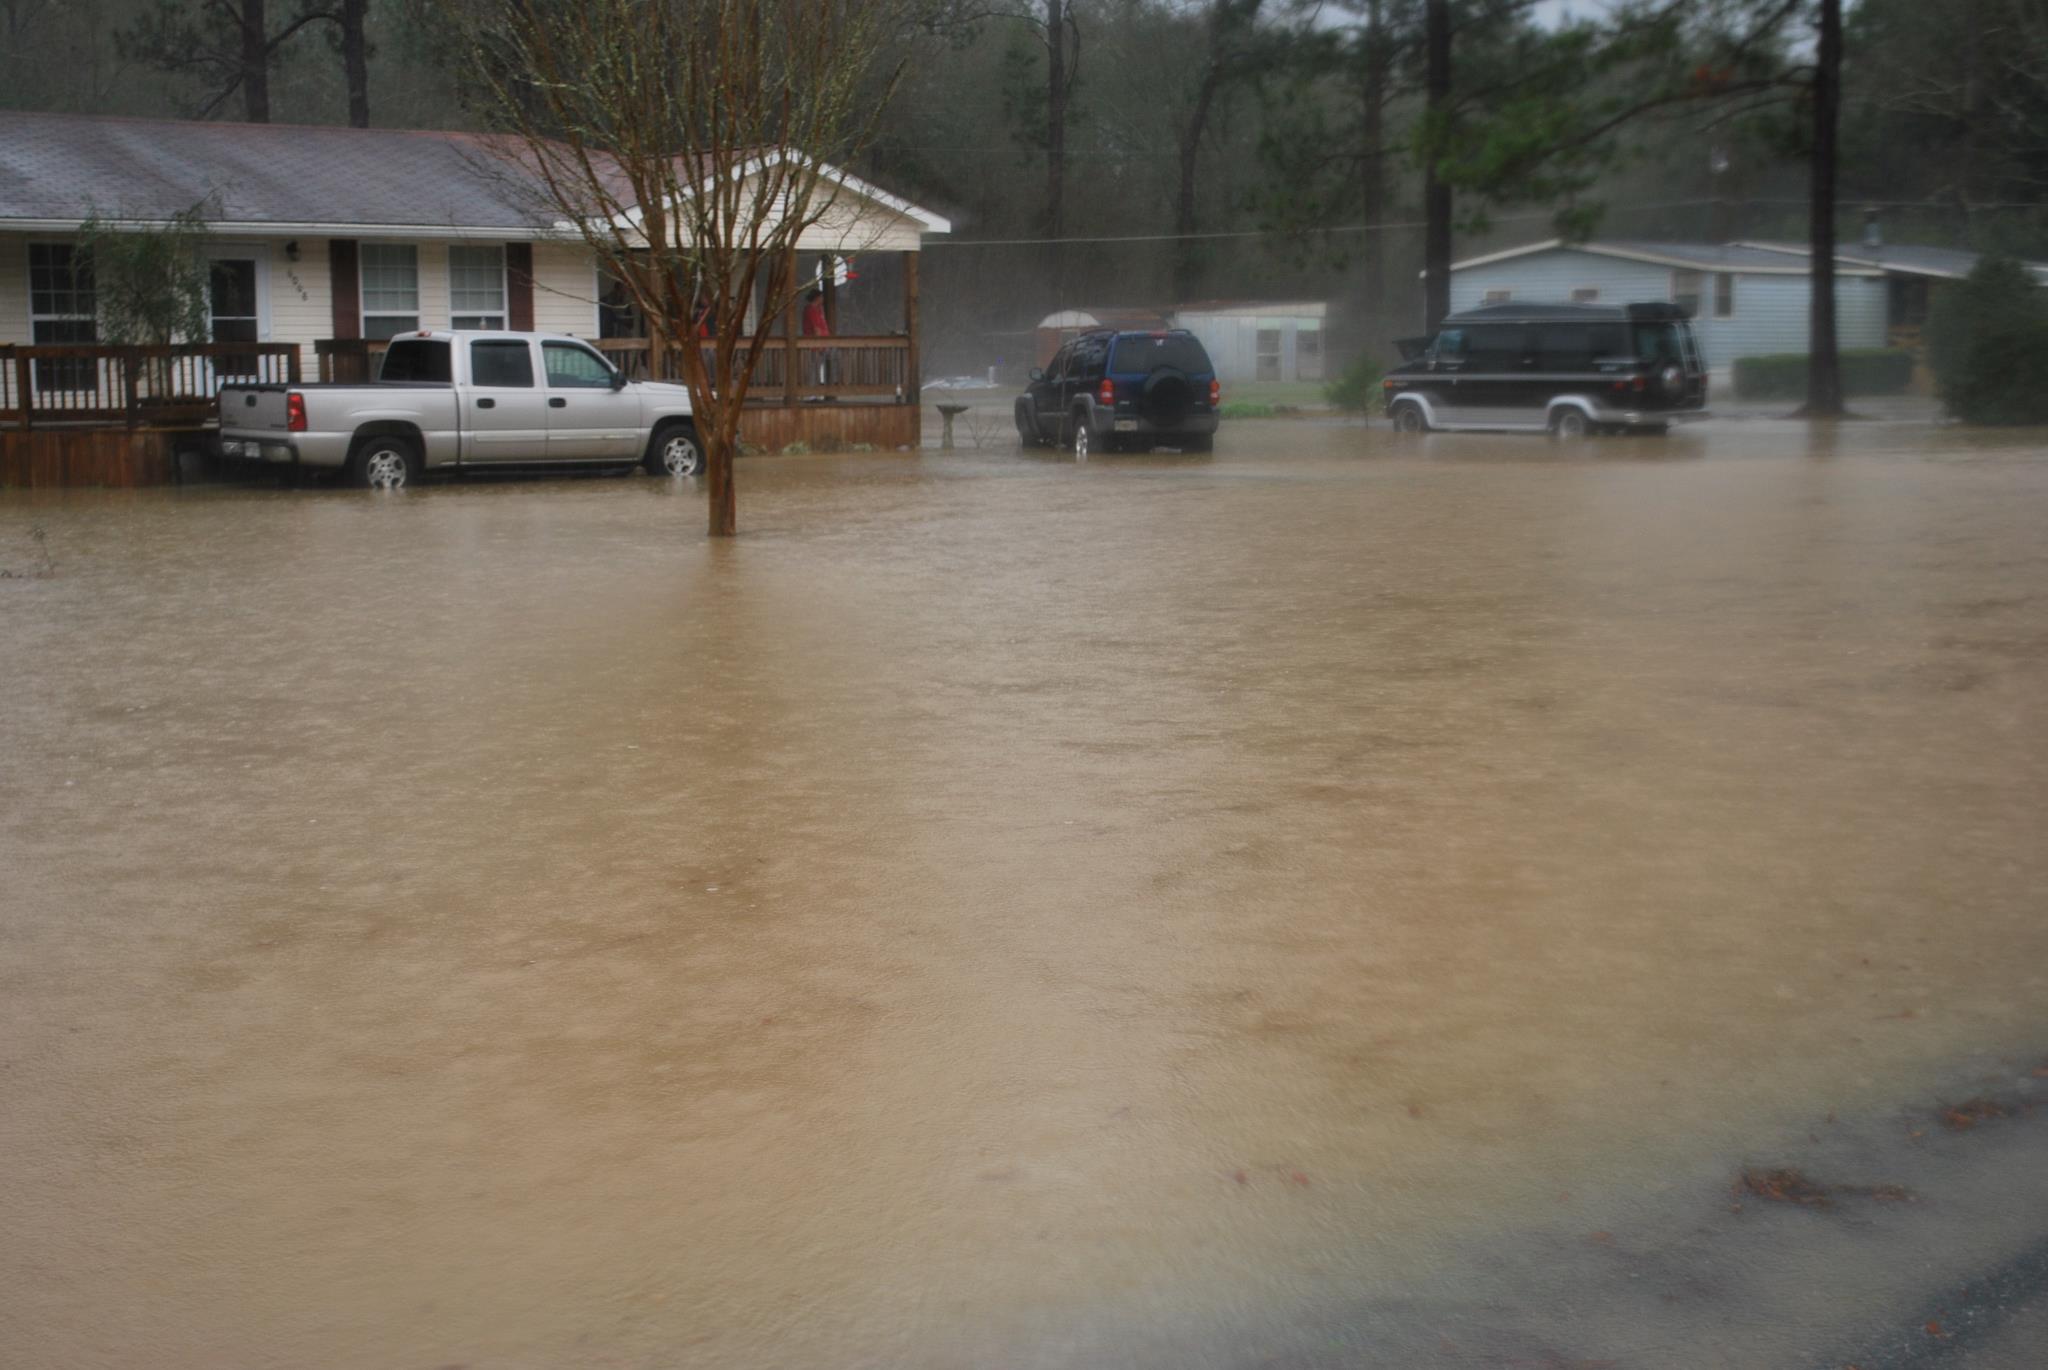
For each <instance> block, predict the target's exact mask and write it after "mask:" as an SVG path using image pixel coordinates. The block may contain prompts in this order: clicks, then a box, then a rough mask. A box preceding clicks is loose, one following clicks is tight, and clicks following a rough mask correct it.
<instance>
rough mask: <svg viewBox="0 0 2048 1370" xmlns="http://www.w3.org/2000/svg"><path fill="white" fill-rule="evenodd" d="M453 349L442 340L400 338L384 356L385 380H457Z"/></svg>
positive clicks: (382, 374)
mask: <svg viewBox="0 0 2048 1370" xmlns="http://www.w3.org/2000/svg"><path fill="white" fill-rule="evenodd" d="M449 351H450V348H449V346H448V344H447V343H445V342H443V341H441V340H440V339H439V338H399V339H396V340H394V341H393V342H392V344H391V346H390V348H389V349H387V350H386V351H385V353H384V369H383V370H381V371H379V372H378V373H377V379H378V380H382V381H439V382H441V383H442V384H443V385H445V384H447V383H448V382H449V381H451V380H453V379H455V373H454V371H453V370H451V369H450V367H449V359H448V354H449Z"/></svg>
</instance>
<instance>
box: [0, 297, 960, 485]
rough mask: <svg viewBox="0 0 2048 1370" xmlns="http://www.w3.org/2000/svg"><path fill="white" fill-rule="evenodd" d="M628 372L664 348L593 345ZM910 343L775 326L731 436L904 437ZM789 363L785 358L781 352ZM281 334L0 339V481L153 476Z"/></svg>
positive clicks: (343, 357) (161, 476)
mask: <svg viewBox="0 0 2048 1370" xmlns="http://www.w3.org/2000/svg"><path fill="white" fill-rule="evenodd" d="M595 345H596V346H597V347H599V348H601V349H602V350H603V351H604V352H605V353H606V354H607V355H608V356H610V357H611V358H612V360H613V361H614V363H615V364H616V365H618V366H619V368H620V369H621V370H622V371H624V372H625V373H626V374H627V375H628V376H635V377H643V378H644V377H647V376H649V375H654V376H658V377H659V378H661V379H665V380H667V379H677V378H679V377H680V373H681V369H680V367H679V366H678V364H677V361H676V358H675V356H674V355H673V353H672V352H671V353H663V354H661V355H657V354H656V350H655V349H654V348H653V347H652V346H651V345H650V344H649V343H648V342H647V341H646V340H645V339H605V340H604V341H602V342H599V343H596V344H595ZM384 346H385V345H384V344H382V343H376V342H365V341H363V340H361V339H338V340H337V339H322V340H320V341H319V342H316V343H315V344H314V353H315V355H316V357H317V358H318V367H319V377H320V379H322V380H330V379H332V380H353V379H359V378H367V377H368V376H369V375H371V374H373V373H374V370H375V361H376V358H377V356H378V354H380V353H381V352H382V351H383V350H384ZM916 355H917V354H916V344H915V342H914V340H913V339H911V338H909V337H907V336H905V335H902V334H896V335H890V336H883V337H848V338H776V339H770V340H769V341H768V342H766V343H765V344H764V345H763V346H762V348H761V350H760V353H759V355H758V357H757V358H756V370H755V378H754V383H753V388H752V392H751V394H750V396H749V399H748V403H747V407H746V411H745V413H744V414H743V415H742V416H741V419H740V440H741V441H742V442H743V443H745V444H747V445H748V446H749V447H751V448H757V449H762V450H765V451H768V452H779V451H781V450H782V449H784V448H786V447H789V446H792V445H794V444H797V443H802V444H804V445H805V446H808V447H810V448H812V449H813V450H817V451H832V450H845V449H848V448H853V447H872V448H874V449H876V450H879V451H894V450H896V449H898V448H904V447H912V448H914V447H916V446H917V445H918V443H919V441H920V438H921V425H920V406H919V403H918V395H917V390H918V387H917V382H916V375H917V372H916ZM792 358H794V359H795V370H794V372H792V370H791V359H792ZM301 374H302V373H301V365H300V349H299V347H298V345H297V344H295V343H198V344H188V345H182V346H177V347H116V346H99V345H76V346H47V347H46V346H29V347H23V346H14V345H7V346H0V486H7V487H14V488H22V487H33V488H52V487H61V486H145V485H162V484H166V483H169V482H172V481H175V480H176V479H177V478H178V470H179V467H178V454H179V453H180V452H181V451H184V450H187V449H192V448H200V447H210V445H211V441H212V431H213V430H214V429H215V428H216V427H217V425H218V423H219V407H218V403H217V398H218V395H219V390H220V387H221V386H222V385H223V384H227V383H229V382H232V381H239V380H257V381H263V382H267V383H285V384H296V383H298V382H299V380H300V379H301Z"/></svg>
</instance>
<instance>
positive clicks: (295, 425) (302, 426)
mask: <svg viewBox="0 0 2048 1370" xmlns="http://www.w3.org/2000/svg"><path fill="white" fill-rule="evenodd" d="M284 426H285V427H286V428H287V429H289V430H291V431H292V432H294V433H303V432H305V431H306V397H305V396H304V395H301V394H300V393H299V392H298V391H296V390H292V391H288V392H286V394H285V397H284Z"/></svg>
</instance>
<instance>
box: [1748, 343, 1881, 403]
mask: <svg viewBox="0 0 2048 1370" xmlns="http://www.w3.org/2000/svg"><path fill="white" fill-rule="evenodd" d="M1912 381H1913V354H1912V353H1911V352H1907V351H1905V350H1903V349H1901V348H1896V347H1870V348H1845V349H1843V352H1842V393H1843V394H1844V395H1896V394H1898V393H1899V392H1900V391H1902V390H1904V389H1905V388H1906V387H1907V386H1908V385H1910V384H1912ZM1735 393H1736V395H1737V396H1739V397H1740V398H1742V399H1745V400H1798V399H1805V398H1806V354H1805V353H1804V352H1778V353H1773V354H1771V355H1769V356H1764V357H1737V358H1736V359H1735Z"/></svg>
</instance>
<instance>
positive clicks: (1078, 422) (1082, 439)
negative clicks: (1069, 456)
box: [1067, 414, 1094, 461]
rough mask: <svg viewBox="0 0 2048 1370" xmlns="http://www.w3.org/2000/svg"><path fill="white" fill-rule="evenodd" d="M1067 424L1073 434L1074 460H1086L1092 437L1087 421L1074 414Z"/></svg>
mask: <svg viewBox="0 0 2048 1370" xmlns="http://www.w3.org/2000/svg"><path fill="white" fill-rule="evenodd" d="M1067 423H1068V424H1069V426H1071V427H1072V429H1073V433H1074V436H1073V446H1074V460H1075V461H1086V460H1088V451H1089V448H1090V447H1091V446H1093V437H1094V435H1093V433H1092V431H1091V430H1090V428H1089V425H1088V420H1087V419H1085V418H1083V417H1082V416H1081V415H1079V414H1076V415H1074V417H1072V418H1071V419H1069V420H1067Z"/></svg>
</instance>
